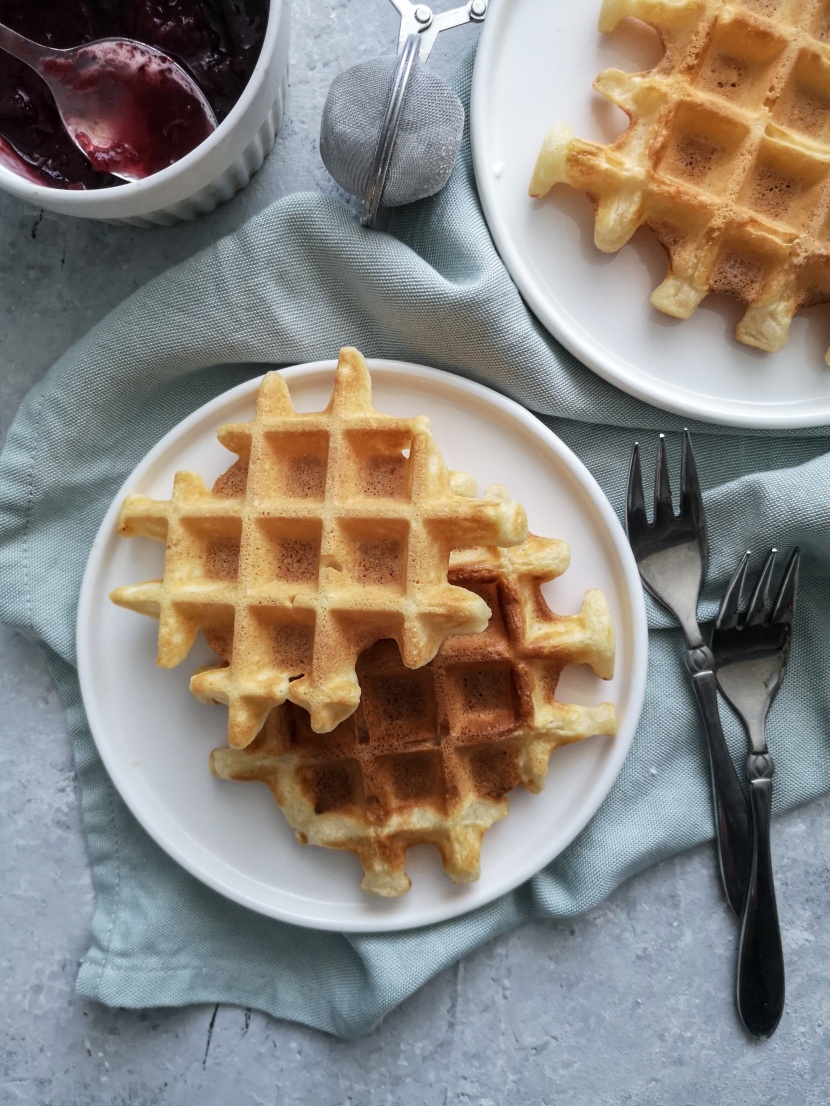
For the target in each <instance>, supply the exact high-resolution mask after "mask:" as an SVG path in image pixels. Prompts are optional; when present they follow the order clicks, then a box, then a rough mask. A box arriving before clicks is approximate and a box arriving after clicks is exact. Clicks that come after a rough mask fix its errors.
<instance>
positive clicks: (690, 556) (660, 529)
mask: <svg viewBox="0 0 830 1106" xmlns="http://www.w3.org/2000/svg"><path fill="white" fill-rule="evenodd" d="M626 528H627V531H628V540H629V542H630V544H631V548H632V550H633V552H634V557H635V560H636V561H637V566H638V568H639V570H640V576H641V578H642V581H643V583H644V585H645V586H646V588H647V589H648V590H649V591H650V592H651V594H652V595H653V596H654V598H655V599H657V600H658V601H659V602H660V603H662V604H663V606H664V607H666V608H667V609H668V610H669V611H671V613H672V614H673V615H674V616H675V617H676V618H677V620H678V622H679V623H680V625H681V627H682V629H683V635H684V637H685V639H686V667H687V668H688V670H689V673H690V674H691V677H692V687H693V688H694V692H695V696H696V698H697V702H698V706H699V707H700V713H701V716H702V718H703V724H704V727H705V730H706V737H707V741H708V747H709V764H710V769H711V780H712V799H713V804H714V812H715V828H716V832H717V845H718V859H719V863H720V871H721V878H722V880H723V886H724V890H725V891H726V897H727V900H728V901H729V905H730V906H731V907H732V910H733V911H734V912H735V914H736V915H737V916H738V917H741V915H742V912H743V908H744V902H745V900H746V891H747V885H748V881H749V875H750V870H751V866H752V842H753V835H752V830H751V825H750V813H749V805H748V803H747V801H746V798H745V797H744V793H743V791H742V789H741V784H740V782H739V780H738V775H737V773H736V771H735V766H734V764H733V763H732V757H731V755H730V753H729V748H728V746H727V744H726V739H725V737H724V734H723V728H722V726H721V721H720V715H719V713H718V699H717V685H716V682H715V674H714V667H713V662H714V658H713V655H712V651H711V649H710V648H709V647H708V646H707V645H706V643H705V642H704V640H703V637H702V635H701V633H700V627H699V626H698V622H697V604H698V599H699V596H700V590H701V587H702V585H703V581H704V578H705V576H706V568H707V564H708V560H709V543H708V539H707V535H706V523H705V520H704V517H703V498H702V496H701V491H700V483H699V481H698V476H697V470H696V467H695V461H694V455H693V454H692V446H691V442H690V440H689V434H688V432H687V431H684V433H683V454H682V462H681V471H680V511H679V513H678V514H675V511H674V507H673V505H672V495H671V487H670V484H669V471H668V463H667V460H666V442H665V437H664V435H662V434H661V435H660V444H659V449H658V455H657V469H656V473H655V481H654V521H653V522H651V523H649V521H648V516H647V513H646V503H645V495H644V493H643V478H642V470H641V466H640V450H639V446H638V445H636V444H635V446H634V452H633V455H632V457H631V468H630V470H629V475H628V497H627V510H626ZM681 739H682V735H680V734H678V735H677V740H681Z"/></svg>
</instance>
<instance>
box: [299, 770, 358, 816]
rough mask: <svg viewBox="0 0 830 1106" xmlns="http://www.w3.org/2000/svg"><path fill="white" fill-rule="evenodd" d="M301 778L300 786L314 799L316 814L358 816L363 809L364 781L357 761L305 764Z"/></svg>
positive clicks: (300, 773) (300, 774)
mask: <svg viewBox="0 0 830 1106" xmlns="http://www.w3.org/2000/svg"><path fill="white" fill-rule="evenodd" d="M298 775H299V782H300V786H301V787H303V788H304V789H306V790H307V791H308V793H309V794H310V795H311V796H313V798H314V813H315V814H329V813H332V812H335V811H336V812H338V813H348V812H353V813H356V812H358V811H359V810H360V809H361V808H362V806H363V782H362V778H361V772H360V764H359V763H358V761H356V760H353V759H351V758H346V759H344V760H330V761H321V762H319V763H317V764H307V765H303V766H301V767H300V769H299V770H298Z"/></svg>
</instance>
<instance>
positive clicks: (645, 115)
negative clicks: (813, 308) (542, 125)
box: [530, 0, 830, 362]
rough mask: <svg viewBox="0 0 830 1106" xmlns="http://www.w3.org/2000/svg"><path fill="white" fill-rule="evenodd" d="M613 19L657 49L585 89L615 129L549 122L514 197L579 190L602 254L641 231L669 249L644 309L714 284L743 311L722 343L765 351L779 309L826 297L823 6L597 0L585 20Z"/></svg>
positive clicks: (778, 327) (679, 312)
mask: <svg viewBox="0 0 830 1106" xmlns="http://www.w3.org/2000/svg"><path fill="white" fill-rule="evenodd" d="M625 16H634V17H635V18H637V19H640V20H642V21H643V22H645V23H648V24H650V25H651V26H652V27H654V28H655V29H656V30H657V32H658V34H659V35H660V38H661V40H662V42H663V45H664V47H665V54H664V56H663V58H662V60H661V61H660V63H659V64H658V65H657V66H656V67H655V68H654V69H653V70H651V71H650V72H648V73H640V74H634V75H632V74H628V73H623V72H620V71H619V70H617V69H608V70H606V71H605V72H603V73H601V74H600V75H599V77H597V79H596V81H595V83H594V88H595V89H596V90H597V91H598V92H600V93H601V94H602V95H603V96H604V97H605V98H606V99H607V100H610V101H611V102H612V103H614V104H618V105H619V107H621V108H622V109H623V111H625V112H626V113H627V114H628V116H629V118H630V124H629V127H628V129H627V130H626V131H625V132H624V133H623V134H622V135H620V137H619V138H618V139H617V140H616V141H615V142H613V143H612V144H610V145H608V146H603V145H600V144H597V143H594V142H584V141H582V140H579V139H575V138H574V137H573V136H572V132H571V130H570V128H568V127H567V126H566V125H565V124H563V123H558V124H556V125H555V126H554V127H553V129H552V130H551V131H550V132H549V134H548V135H547V137H546V138H545V141H544V144H543V146H542V150H541V153H540V154H539V158H538V161H537V163H536V169H535V171H534V173H533V179H532V181H531V184H530V194H531V196H537V197H541V196H544V195H546V193H547V192H548V191H549V190H550V189H551V187H552V186H553V185H554V184H555V183H557V182H559V181H564V182H567V183H568V184H571V185H573V186H574V187H575V188H579V189H582V190H584V191H585V192H586V193H587V194H588V197H589V198H590V200H591V202H592V203H593V205H594V208H595V236H594V241H595V243H596V245H597V247H598V248H599V249H600V250H603V251H604V252H606V253H611V252H614V251H615V250H618V249H619V248H620V247H621V246H622V245H623V244H624V243H625V242H627V241H628V239H629V238H630V237H631V235H632V234H633V233H634V231H635V230H636V229H637V227H639V226H640V225H647V226H649V227H651V229H652V230H653V231H654V233H655V234H656V235H657V238H658V239H659V241H660V242H661V244H662V245H663V246H664V247H665V249H666V250H667V251H668V254H669V259H670V264H669V274H668V276H667V277H666V279H665V280H664V281H663V283H662V284H661V285H660V286H659V287H658V288H657V289H656V290H655V291H654V293H653V295H652V297H651V302H652V303H653V304H654V306H655V307H657V308H659V310H661V311H664V312H665V313H666V314H668V315H674V316H675V317H677V318H680V319H685V318H688V317H689V316H690V315H691V314H692V313H693V312H694V310H695V309H696V308H697V306H698V304H699V303H700V302H701V300H702V299H703V298H704V296H706V295H707V293H708V292H710V291H718V292H727V293H729V294H731V295H733V296H736V297H737V298H738V299H739V300H741V301H743V303H744V304H746V306H747V310H746V313H745V314H744V316H743V318H742V319H741V321H740V323H739V324H738V326H737V328H736V331H735V335H736V337H737V338H738V339H739V340H740V341H741V342H744V343H746V344H747V345H750V346H755V347H756V348H758V349H762V350H767V351H775V350H780V349H781V348H782V347H783V346H784V345H785V343H786V341H787V337H788V333H789V328H790V322H791V320H792V317H793V315H794V314H795V312H796V311H798V310H799V309H800V308H802V307H805V306H808V305H810V304H815V303H822V302H824V301H826V300H830V110H828V109H830V17H828V9H827V4H826V0H733V2H730V3H726V2H724V0H605V3H604V4H603V5H602V11H601V15H600V20H599V29H600V30H601V31H611V30H613V29H614V28H615V27H616V26H617V24H618V23H619V22H620V20H621V19H623V18H624V17H625ZM827 360H828V362H830V351H828V356H827Z"/></svg>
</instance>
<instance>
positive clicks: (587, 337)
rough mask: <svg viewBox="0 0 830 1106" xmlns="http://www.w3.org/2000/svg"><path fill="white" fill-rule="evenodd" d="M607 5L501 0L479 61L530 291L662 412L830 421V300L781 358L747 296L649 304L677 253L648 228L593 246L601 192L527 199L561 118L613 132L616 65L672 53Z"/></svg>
mask: <svg viewBox="0 0 830 1106" xmlns="http://www.w3.org/2000/svg"><path fill="white" fill-rule="evenodd" d="M599 9H600V0H560V2H555V3H552V2H551V0H496V2H495V3H493V5H492V9H491V11H490V12H488V15H487V22H486V23H485V25H484V28H483V30H482V35H481V41H480V44H479V48H478V56H477V59H476V67H475V74H474V79H473V91H472V101H471V111H470V116H471V126H472V139H473V155H474V162H475V170H476V179H477V182H478V189H479V193H480V196H481V201H482V205H483V208H484V212H485V215H486V218H487V222H488V224H489V227H490V231H491V233H492V235H493V238H494V240H495V243H496V247H497V248H498V251H499V253H500V254H501V257H502V260H503V261H504V263H505V265H506V266H507V268H508V270H509V272H510V274H511V276H512V277H513V279H514V280H515V282H516V284H517V285H518V288H519V290H520V292H521V293H522V295H523V297H524V298H525V300H526V301H527V303H528V304H529V305H530V307H531V309H532V310H533V311H534V313H535V314H536V315H537V316H538V317H539V319H540V320H541V321H542V323H543V324H544V325H545V327H547V329H548V330H549V331H550V332H551V334H553V335H554V337H556V338H558V339H559V341H561V342H562V343H563V344H564V345H565V346H567V348H568V349H570V350H571V351H572V352H573V353H574V354H576V356H577V357H579V358H580V360H582V361H584V363H585V364H586V365H588V366H589V367H590V368H591V369H593V370H594V371H595V372H596V373H598V374H599V375H600V376H603V377H605V379H606V380H609V381H611V383H612V384H616V385H617V387H619V388H622V389H623V390H624V391H626V392H630V393H631V394H632V395H634V396H637V397H639V398H640V399H644V400H646V401H647V402H649V403H653V404H655V405H656V406H657V407H662V408H665V409H666V410H668V411H675V412H677V413H679V414H682V415H686V416H691V417H694V418H699V419H703V420H706V421H709V422H718V423H726V424H729V425H733V426H757V427H769V428H784V427H796V426H817V425H822V424H824V423H827V422H830V369H828V368H827V366H826V365H825V363H824V354H825V351H826V349H827V347H828V345H830V326H828V313H829V312H828V308H827V307H826V306H823V307H815V308H811V309H809V310H808V311H804V312H801V313H800V314H799V315H797V316H796V318H795V319H794V320H793V325H792V329H791V332H790V339H789V342H788V344H787V345H786V347H785V348H784V349H783V350H782V351H781V352H780V353H776V354H768V353H761V352H760V351H758V350H753V349H750V348H749V347H748V346H744V345H742V344H741V343H740V342H738V341H737V340H736V339H735V338H734V336H733V331H734V328H735V324H736V323H737V321H738V319H739V318H740V316H741V314H742V308H741V305H740V304H739V303H738V302H737V301H736V300H733V299H731V298H729V297H727V296H724V295H715V296H709V297H707V299H705V300H704V301H703V303H702V304H701V306H700V307H699V308H698V310H697V312H696V313H695V314H694V315H693V316H692V317H691V319H687V320H682V321H681V320H679V319H672V318H669V317H668V316H667V315H663V314H661V313H660V312H659V311H657V309H656V308H654V307H652V306H651V304H650V303H649V296H650V295H651V293H652V291H653V290H654V288H655V287H656V286H657V285H658V284H659V283H660V282H661V281H662V279H663V277H664V276H665V273H666V270H667V258H666V254H665V253H664V251H663V249H662V247H661V246H660V245H659V243H658V242H657V240H656V239H655V238H654V236H653V235H652V234H651V232H650V231H648V230H646V229H640V230H639V231H638V232H637V233H636V234H635V236H634V238H633V239H632V240H631V242H630V243H628V244H627V245H626V246H624V247H623V248H622V249H621V250H620V251H619V252H618V253H616V254H607V255H606V254H602V253H600V252H599V250H597V249H596V248H595V246H594V244H593V231H594V217H593V209H592V207H591V205H590V203H589V201H588V200H587V198H586V197H585V196H584V195H583V194H582V193H581V192H577V191H575V190H574V189H571V188H569V187H568V186H567V185H557V186H556V187H555V188H554V190H553V192H552V193H550V194H549V195H548V197H547V198H546V199H544V200H531V199H530V197H529V196H528V194H527V187H528V183H529V181H530V177H531V174H532V172H533V167H534V165H535V163H536V156H537V154H538V152H539V148H540V146H541V143H542V139H543V138H544V136H545V134H546V133H547V131H548V129H549V127H550V126H551V125H552V124H553V123H554V122H556V121H557V120H562V121H563V122H566V123H568V124H569V125H570V126H571V127H572V128H573V131H574V133H575V134H576V135H577V136H579V137H580V138H586V139H593V140H595V141H599V142H608V141H612V140H613V139H614V138H615V137H616V136H617V135H618V134H619V133H620V132H621V131H622V130H623V129H624V127H625V125H626V123H627V117H626V116H625V115H624V114H623V112H622V111H620V110H619V109H618V108H616V107H614V106H613V105H612V104H609V103H607V102H606V101H605V100H603V99H602V97H601V96H600V95H599V94H598V93H595V92H594V91H593V89H592V87H591V86H592V83H593V81H594V78H595V77H596V76H597V74H598V73H600V72H601V71H602V70H603V69H608V68H618V69H624V70H626V71H629V72H638V71H642V70H645V69H649V68H651V66H652V65H653V64H654V63H655V62H656V61H657V60H658V58H659V57H660V53H661V51H660V48H659V43H658V40H657V36H656V35H655V34H654V33H653V32H652V31H651V30H650V29H649V28H648V27H646V26H645V25H644V24H642V23H638V22H635V21H633V20H624V21H623V23H622V24H621V25H620V27H619V28H618V29H617V30H616V31H614V32H612V33H611V34H606V35H601V34H600V33H599V31H598V30H597V17H598V15H599Z"/></svg>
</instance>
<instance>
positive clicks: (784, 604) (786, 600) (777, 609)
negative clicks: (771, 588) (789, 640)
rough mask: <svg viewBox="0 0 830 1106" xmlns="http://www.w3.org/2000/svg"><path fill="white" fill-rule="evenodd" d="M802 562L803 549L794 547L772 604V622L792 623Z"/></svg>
mask: <svg viewBox="0 0 830 1106" xmlns="http://www.w3.org/2000/svg"><path fill="white" fill-rule="evenodd" d="M800 562H801V550H800V549H794V550H793V553H792V556H791V557H790V559H789V561H788V562H787V567H786V568H785V569H784V575H783V576H782V578H781V584H780V586H779V588H778V594H777V595H776V597H775V599H774V601H773V604H772V614H771V615H770V622H772V623H776V622H779V623H784V624H786V625H788V626H790V625H792V621H793V607H794V606H795V593H796V590H797V589H798V566H799V564H800Z"/></svg>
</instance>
